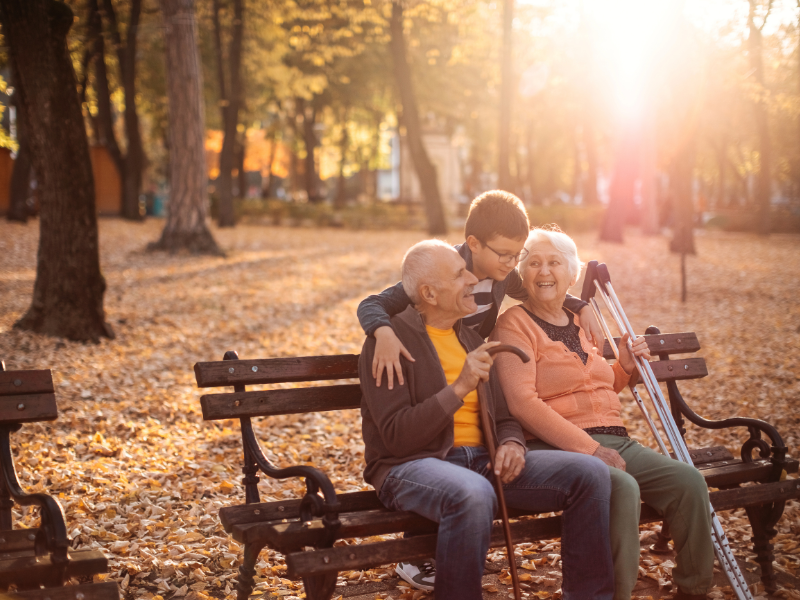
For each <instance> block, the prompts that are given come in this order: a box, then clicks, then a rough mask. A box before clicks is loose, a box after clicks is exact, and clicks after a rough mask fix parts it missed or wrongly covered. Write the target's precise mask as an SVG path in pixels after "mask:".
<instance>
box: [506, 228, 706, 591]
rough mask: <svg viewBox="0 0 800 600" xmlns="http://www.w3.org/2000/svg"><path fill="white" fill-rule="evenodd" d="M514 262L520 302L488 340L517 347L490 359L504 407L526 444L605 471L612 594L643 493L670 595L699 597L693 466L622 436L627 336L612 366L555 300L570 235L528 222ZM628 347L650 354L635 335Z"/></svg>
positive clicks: (701, 525)
mask: <svg viewBox="0 0 800 600" xmlns="http://www.w3.org/2000/svg"><path fill="white" fill-rule="evenodd" d="M525 248H526V250H527V251H528V254H527V256H526V257H525V258H524V259H523V260H522V262H521V263H520V265H519V270H520V275H522V280H523V284H524V286H525V289H526V290H527V291H528V300H527V301H526V302H525V303H524V304H522V305H520V306H515V307H513V308H510V309H508V310H507V311H506V312H505V313H503V315H502V316H501V317H500V318H499V319H498V321H497V326H496V327H495V330H494V333H493V334H492V337H491V339H492V340H494V341H501V342H503V343H505V344H513V345H515V346H518V347H519V348H521V349H523V350H525V351H526V352H527V353H528V354H529V355H530V356H531V358H532V359H533V360H531V361H530V362H529V363H527V364H523V363H522V362H520V361H519V360H515V359H514V358H513V357H511V355H509V354H506V355H499V356H498V357H497V358H495V362H496V364H497V368H498V373H499V376H500V382H501V385H502V388H503V392H504V393H505V396H506V400H507V402H508V407H509V409H510V410H511V413H512V414H513V415H514V416H515V417H516V418H517V420H518V421H519V422H520V423H521V424H522V426H523V428H524V429H525V433H526V439H527V440H528V448H529V449H531V450H544V449H554V448H555V449H561V450H566V451H568V452H580V453H582V454H588V455H592V456H596V457H598V458H600V459H601V460H603V462H605V463H606V464H607V465H608V466H609V471H610V473H611V483H612V492H611V517H610V518H611V522H610V532H611V534H610V535H611V550H612V554H613V557H614V576H615V594H614V598H615V600H629V599H630V598H631V592H632V590H633V588H634V586H635V585H636V580H637V577H638V570H639V509H640V501H641V500H643V501H644V502H646V503H647V504H649V505H650V506H652V507H653V508H654V509H656V510H657V511H658V512H659V514H661V515H663V516H664V518H666V520H667V522H668V523H669V525H670V533H671V534H672V537H673V540H674V544H675V550H676V552H677V558H676V562H677V566H676V567H675V568H674V569H673V572H672V574H673V579H674V581H675V584H676V585H677V587H678V591H677V594H676V595H675V596H674V598H676V599H678V598H682V599H686V598H705V597H706V592H707V591H708V589H709V588H710V587H711V579H712V574H713V564H714V549H713V545H712V542H711V518H710V515H709V509H708V490H707V488H706V485H705V482H704V480H703V477H702V475H700V473H699V471H697V469H695V468H694V467H692V466H691V465H686V464H684V463H681V462H679V461H676V460H672V459H670V458H668V457H665V456H663V455H661V454H659V453H657V452H655V451H653V450H651V449H649V448H646V447H644V446H642V445H640V444H639V443H637V442H636V441H634V440H632V439H631V438H630V437H629V436H628V433H627V431H626V430H625V426H624V424H623V422H622V419H621V418H620V402H619V398H618V396H617V393H618V392H619V391H621V390H622V388H624V387H625V386H626V385H628V383H629V380H630V376H631V373H633V370H634V368H635V364H634V358H633V355H632V354H631V350H629V349H628V348H627V343H626V342H627V341H628V338H627V335H626V336H625V337H623V343H622V344H620V346H621V350H620V360H619V361H618V362H616V363H615V364H614V365H613V366H610V365H609V364H608V363H606V361H605V360H603V358H602V357H601V356H598V353H597V351H596V349H593V348H592V346H591V345H590V344H589V342H588V341H587V339H586V337H585V336H584V334H583V331H582V330H581V329H580V327H579V323H578V322H577V320H578V317H577V316H576V315H573V314H572V313H569V312H568V311H566V310H564V309H563V308H562V305H563V303H564V297H565V296H566V293H567V290H568V289H569V288H570V287H571V286H572V285H574V284H575V283H576V282H577V281H578V276H579V275H580V270H581V267H582V266H583V264H582V263H581V261H580V260H579V259H578V252H577V248H576V247H575V242H573V241H572V239H571V238H570V237H569V236H567V235H566V234H564V233H562V232H560V231H553V230H544V229H534V230H533V231H531V233H530V235H529V236H528V239H527V241H526V243H525ZM632 351H633V354H636V355H637V356H644V357H645V358H649V357H650V353H649V351H648V350H647V344H646V342H645V340H644V338H641V337H640V338H637V339H636V341H635V342H634V343H633V344H632Z"/></svg>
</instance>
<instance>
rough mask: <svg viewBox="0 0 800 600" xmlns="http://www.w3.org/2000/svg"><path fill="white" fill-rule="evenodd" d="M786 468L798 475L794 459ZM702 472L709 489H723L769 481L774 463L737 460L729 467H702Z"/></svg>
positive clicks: (796, 463) (788, 471) (789, 461)
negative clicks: (753, 482) (752, 482)
mask: <svg viewBox="0 0 800 600" xmlns="http://www.w3.org/2000/svg"><path fill="white" fill-rule="evenodd" d="M717 464H718V463H717ZM784 468H785V470H786V472H787V473H797V468H798V462H797V461H796V460H794V459H789V460H787V461H786V464H785V465H784ZM700 472H701V473H702V474H703V477H705V480H706V485H707V486H708V487H715V488H723V487H729V486H732V485H737V484H741V483H749V482H751V481H764V480H766V479H768V478H769V476H770V474H771V473H772V463H771V462H770V461H768V460H756V461H753V462H751V463H744V462H742V461H740V460H737V461H735V462H733V463H731V464H728V465H722V466H716V465H714V464H711V465H708V466H707V467H701V468H700Z"/></svg>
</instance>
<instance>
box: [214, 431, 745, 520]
mask: <svg viewBox="0 0 800 600" xmlns="http://www.w3.org/2000/svg"><path fill="white" fill-rule="evenodd" d="M689 454H690V455H691V456H692V458H693V460H694V464H695V465H705V464H707V463H715V462H719V461H723V460H724V461H731V462H734V461H736V462H738V463H741V461H737V460H736V459H735V458H734V457H733V455H732V454H731V453H730V452H729V451H728V449H727V448H725V446H712V447H709V448H691V449H689ZM337 500H338V501H339V505H340V506H341V509H340V512H343V513H346V512H356V511H362V510H377V509H380V508H383V504H381V501H380V500H378V495H377V493H376V492H375V491H374V490H367V491H361V492H348V493H344V494H337ZM300 502H301V501H300V499H297V498H295V499H292V500H278V501H275V502H260V503H254V504H240V505H238V506H226V507H224V508H221V509H220V511H219V519H220V521H221V522H222V526H223V527H224V528H225V531H227V532H228V533H230V532H231V530H232V528H233V527H234V526H235V525H241V524H248V523H265V522H268V521H278V520H280V519H297V518H298V517H299V516H300Z"/></svg>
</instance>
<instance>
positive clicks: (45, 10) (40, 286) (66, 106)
mask: <svg viewBox="0 0 800 600" xmlns="http://www.w3.org/2000/svg"><path fill="white" fill-rule="evenodd" d="M0 19H1V20H2V24H3V36H4V37H5V40H6V44H7V46H8V53H9V57H10V59H11V61H12V62H13V63H14V64H15V66H16V71H17V73H18V78H17V79H16V84H17V91H16V93H17V94H19V102H20V104H24V105H25V107H26V109H27V110H26V111H25V115H26V118H25V121H26V122H25V129H26V136H27V137H28V139H29V141H30V147H31V153H32V160H33V165H34V169H35V170H36V176H37V182H38V187H39V194H40V198H41V211H40V219H39V229H40V233H39V251H38V255H37V260H36V282H35V284H34V288H33V301H32V302H31V306H30V308H29V309H28V311H27V312H26V313H25V315H24V316H23V317H22V318H21V319H20V320H19V321H17V323H16V324H15V327H18V328H20V329H27V330H30V331H35V332H37V333H43V334H46V335H53V336H59V337H66V338H68V339H72V340H81V341H99V339H100V338H101V337H113V335H114V334H113V331H112V330H111V327H110V326H109V325H108V324H107V323H106V322H105V313H104V310H103V294H104V292H105V289H106V282H105V279H103V275H102V274H101V273H100V257H99V251H98V235H97V215H96V212H95V203H94V179H93V177H92V165H91V160H90V158H89V144H88V141H87V139H86V130H85V128H84V123H83V115H82V114H81V106H80V104H79V102H78V94H77V87H76V85H77V81H76V79H75V71H74V70H73V67H72V59H71V57H70V55H69V51H68V49H67V44H66V38H67V32H68V31H69V28H70V27H71V26H72V22H73V13H72V10H71V9H70V8H69V6H67V5H66V4H63V3H62V2H56V1H55V0H27V1H26V2H4V3H3V4H2V6H1V7H0Z"/></svg>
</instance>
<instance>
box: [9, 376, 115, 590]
mask: <svg viewBox="0 0 800 600" xmlns="http://www.w3.org/2000/svg"><path fill="white" fill-rule="evenodd" d="M57 417H58V409H57V407H56V396H55V388H54V386H53V376H52V374H51V373H50V371H49V370H40V371H6V370H5V365H4V364H3V363H2V362H0V590H3V591H7V590H8V589H9V587H11V586H13V587H14V589H15V595H16V596H19V597H22V598H41V599H42V600H45V599H49V600H118V598H119V591H118V589H117V584H116V583H113V582H104V583H90V584H83V585H67V586H65V584H66V583H68V582H69V580H70V579H72V578H85V577H86V578H88V577H92V576H93V575H95V574H98V573H105V572H106V571H107V570H108V561H107V560H106V557H105V556H104V555H103V553H102V552H100V551H98V550H73V549H71V548H70V540H69V538H68V537H67V525H66V522H65V520H64V510H63V509H62V508H61V505H60V504H59V503H58V500H56V499H55V498H53V497H52V496H49V495H47V494H42V493H35V494H26V493H25V492H24V491H23V489H22V486H21V485H20V483H19V481H18V480H17V473H16V469H15V468H14V458H13V456H12V454H11V434H12V433H14V432H16V431H19V429H20V428H21V427H22V425H23V424H25V423H34V422H37V421H55V420H56V418H57ZM14 504H17V505H18V506H36V507H38V508H39V515H40V517H41V523H40V525H39V527H38V528H36V529H14V528H13V518H12V514H11V509H12V508H13V507H14Z"/></svg>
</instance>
